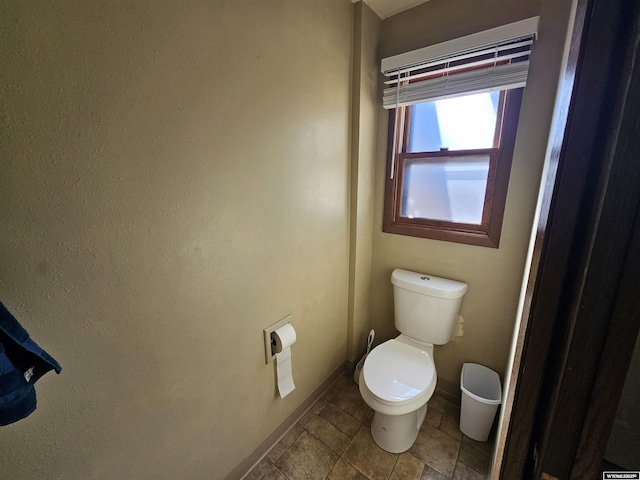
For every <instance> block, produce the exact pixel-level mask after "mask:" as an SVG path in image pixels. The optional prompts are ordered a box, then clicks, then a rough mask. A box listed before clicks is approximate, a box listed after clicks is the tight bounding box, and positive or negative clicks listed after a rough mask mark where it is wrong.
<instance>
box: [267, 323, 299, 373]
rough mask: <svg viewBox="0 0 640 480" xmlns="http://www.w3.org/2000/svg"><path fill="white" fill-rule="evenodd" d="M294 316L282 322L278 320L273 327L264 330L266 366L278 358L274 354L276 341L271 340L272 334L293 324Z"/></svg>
mask: <svg viewBox="0 0 640 480" xmlns="http://www.w3.org/2000/svg"><path fill="white" fill-rule="evenodd" d="M292 318H293V315H287V316H286V317H284V318H283V319H281V320H278V321H277V322H276V323H274V324H273V325H270V326H268V327H267V328H265V329H264V330H263V333H264V362H265V364H267V365H268V364H269V363H271V362H272V361H273V359H274V358H276V354H275V353H274V352H273V347H274V345H275V341H274V340H273V338H271V334H272V333H273V332H275V331H276V330H277V329H279V328H280V327H282V326H283V325H286V324H287V323H290V322H291V319H292Z"/></svg>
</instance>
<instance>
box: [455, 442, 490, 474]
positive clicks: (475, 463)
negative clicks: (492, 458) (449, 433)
mask: <svg viewBox="0 0 640 480" xmlns="http://www.w3.org/2000/svg"><path fill="white" fill-rule="evenodd" d="M458 462H462V463H464V464H465V465H466V466H467V467H470V468H471V469H473V470H475V471H476V472H478V473H481V474H483V475H485V474H486V473H487V466H488V463H489V456H488V455H485V454H484V453H482V452H481V451H480V450H477V449H475V448H473V447H472V446H471V445H469V444H468V443H465V442H464V441H463V442H462V445H461V446H460V453H459V454H458Z"/></svg>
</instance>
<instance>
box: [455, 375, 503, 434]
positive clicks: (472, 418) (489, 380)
mask: <svg viewBox="0 0 640 480" xmlns="http://www.w3.org/2000/svg"><path fill="white" fill-rule="evenodd" d="M460 389H461V390H462V403H461V405H460V431H461V432H462V433H464V434H465V435H466V436H467V437H469V438H472V439H474V440H478V441H479V442H486V441H487V439H488V438H489V432H490V431H491V426H492V425H493V419H494V418H495V416H496V411H497V410H498V405H500V403H501V401H502V387H501V385H500V377H499V376H498V374H497V373H496V372H494V371H493V370H491V369H490V368H487V367H485V366H482V365H478V364H477V363H465V364H463V365H462V373H461V374H460Z"/></svg>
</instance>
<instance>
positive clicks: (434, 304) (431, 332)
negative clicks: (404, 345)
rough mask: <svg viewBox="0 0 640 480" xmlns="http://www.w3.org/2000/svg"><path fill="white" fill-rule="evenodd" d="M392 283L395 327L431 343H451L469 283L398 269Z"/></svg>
mask: <svg viewBox="0 0 640 480" xmlns="http://www.w3.org/2000/svg"><path fill="white" fill-rule="evenodd" d="M391 283H392V284H393V303H394V312H395V325H396V329H397V330H398V331H399V332H400V333H404V334H405V335H408V336H410V337H411V338H415V339H416V340H420V341H422V342H426V343H430V344H432V345H444V344H445V343H448V342H449V340H451V335H452V334H453V330H454V328H455V326H456V321H457V319H458V312H459V311H460V304H461V303H462V297H463V296H464V294H465V293H467V289H468V286H467V284H466V283H463V282H458V281H456V280H449V279H447V278H440V277H434V276H433V275H427V274H424V273H416V272H410V271H408V270H402V269H399V268H397V269H395V270H394V271H393V273H392V274H391Z"/></svg>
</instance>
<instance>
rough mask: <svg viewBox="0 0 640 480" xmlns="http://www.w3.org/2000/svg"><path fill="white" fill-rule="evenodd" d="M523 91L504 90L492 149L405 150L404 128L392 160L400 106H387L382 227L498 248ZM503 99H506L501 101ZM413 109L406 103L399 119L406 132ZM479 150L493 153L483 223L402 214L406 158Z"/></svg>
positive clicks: (474, 153) (432, 156)
mask: <svg viewBox="0 0 640 480" xmlns="http://www.w3.org/2000/svg"><path fill="white" fill-rule="evenodd" d="M522 91H523V89H522V88H518V89H513V90H507V91H506V92H504V95H505V100H504V104H503V105H504V109H503V111H502V112H500V111H499V112H498V118H497V120H496V125H497V128H496V137H495V138H496V140H495V145H494V148H488V149H479V150H441V151H437V152H413V153H406V150H407V148H406V147H407V142H408V135H407V134H405V132H400V134H399V135H397V138H400V139H402V141H401V142H398V143H399V144H400V143H401V145H399V146H400V147H401V148H396V150H397V151H398V153H396V154H395V157H396V158H395V161H394V159H393V158H392V157H393V150H394V148H393V144H394V126H395V124H396V111H397V110H398V109H392V110H390V111H389V139H388V148H387V150H388V152H387V169H386V173H387V175H386V184H385V205H384V221H383V231H384V232H387V233H394V234H399V235H408V236H412V237H421V238H430V239H434V240H443V241H448V242H456V243H464V244H468V245H479V246H483V247H493V248H498V246H499V244H500V233H501V230H502V218H503V216H504V209H505V204H506V200H507V188H508V185H509V174H510V173H511V160H512V158H513V149H514V145H515V138H516V131H517V128H518V116H519V114H520V104H521V103H522ZM500 103H501V104H502V102H500ZM410 109H411V107H405V108H404V110H405V112H404V113H405V117H404V118H403V119H398V120H404V121H401V122H398V123H399V128H403V129H404V130H405V131H406V132H408V129H409V128H410ZM403 125H404V127H403ZM478 154H484V155H489V158H490V160H489V173H488V177H487V188H486V192H485V198H484V206H483V210H482V222H481V224H480V225H475V224H468V223H457V222H449V221H443V220H432V219H424V218H408V217H403V216H401V214H400V209H401V203H402V185H403V180H404V167H405V165H406V164H407V162H410V161H412V160H416V159H428V158H447V157H449V158H450V157H464V156H477V155H478Z"/></svg>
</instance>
